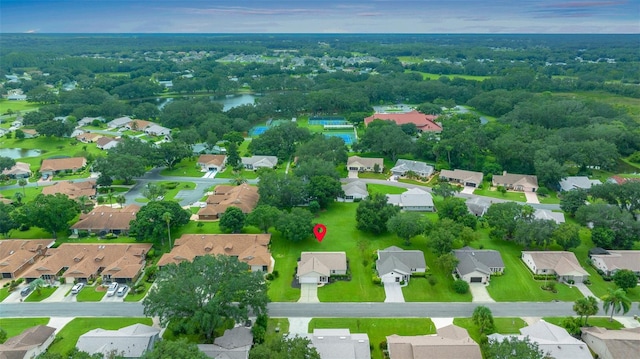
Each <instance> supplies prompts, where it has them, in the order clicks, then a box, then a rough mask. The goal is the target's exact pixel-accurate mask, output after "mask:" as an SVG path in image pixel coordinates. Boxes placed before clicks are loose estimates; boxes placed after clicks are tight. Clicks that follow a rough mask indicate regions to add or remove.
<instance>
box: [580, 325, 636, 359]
mask: <svg viewBox="0 0 640 359" xmlns="http://www.w3.org/2000/svg"><path fill="white" fill-rule="evenodd" d="M582 341H584V342H585V343H587V345H588V346H589V348H591V350H592V351H593V352H594V353H596V355H597V358H600V359H618V358H635V357H637V356H638V353H640V328H624V329H620V330H607V329H605V328H600V327H589V328H582Z"/></svg>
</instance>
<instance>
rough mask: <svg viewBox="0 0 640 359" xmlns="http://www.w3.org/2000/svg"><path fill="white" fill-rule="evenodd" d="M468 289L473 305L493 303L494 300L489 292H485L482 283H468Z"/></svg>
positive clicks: (485, 289)
mask: <svg viewBox="0 0 640 359" xmlns="http://www.w3.org/2000/svg"><path fill="white" fill-rule="evenodd" d="M469 289H470V290H471V295H472V296H473V299H472V300H471V301H472V302H473V303H493V302H495V300H493V298H491V296H490V295H489V292H487V287H486V286H485V285H484V284H482V283H470V284H469Z"/></svg>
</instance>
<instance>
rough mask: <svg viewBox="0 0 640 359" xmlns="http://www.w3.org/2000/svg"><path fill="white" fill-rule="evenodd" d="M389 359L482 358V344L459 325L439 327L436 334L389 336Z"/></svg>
mask: <svg viewBox="0 0 640 359" xmlns="http://www.w3.org/2000/svg"><path fill="white" fill-rule="evenodd" d="M387 346H388V350H389V359H425V358H433V359H482V353H481V352H480V346H479V345H478V343H476V342H475V341H473V339H471V337H470V336H469V332H467V330H466V329H464V328H461V327H459V326H457V325H453V324H451V325H448V326H446V327H442V328H439V329H438V330H437V334H435V335H415V336H399V335H395V334H394V335H389V336H387Z"/></svg>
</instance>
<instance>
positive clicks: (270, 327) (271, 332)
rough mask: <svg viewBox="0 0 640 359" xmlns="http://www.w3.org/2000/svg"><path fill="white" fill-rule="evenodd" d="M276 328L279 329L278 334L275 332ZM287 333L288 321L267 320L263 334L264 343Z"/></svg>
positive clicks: (282, 319)
mask: <svg viewBox="0 0 640 359" xmlns="http://www.w3.org/2000/svg"><path fill="white" fill-rule="evenodd" d="M276 328H280V329H279V330H278V332H276ZM288 332H289V319H287V318H269V321H268V322H267V333H266V334H265V336H264V338H265V342H268V341H269V340H272V339H276V338H277V337H278V336H281V335H283V334H285V333H288Z"/></svg>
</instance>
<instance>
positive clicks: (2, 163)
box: [0, 156, 16, 172]
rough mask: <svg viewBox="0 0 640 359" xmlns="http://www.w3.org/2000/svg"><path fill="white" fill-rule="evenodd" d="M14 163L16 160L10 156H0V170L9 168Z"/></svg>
mask: <svg viewBox="0 0 640 359" xmlns="http://www.w3.org/2000/svg"><path fill="white" fill-rule="evenodd" d="M15 164H16V161H15V160H14V159H13V158H11V157H6V156H0V172H1V171H2V170H5V169H7V168H11V167H13V166H14V165H15Z"/></svg>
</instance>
